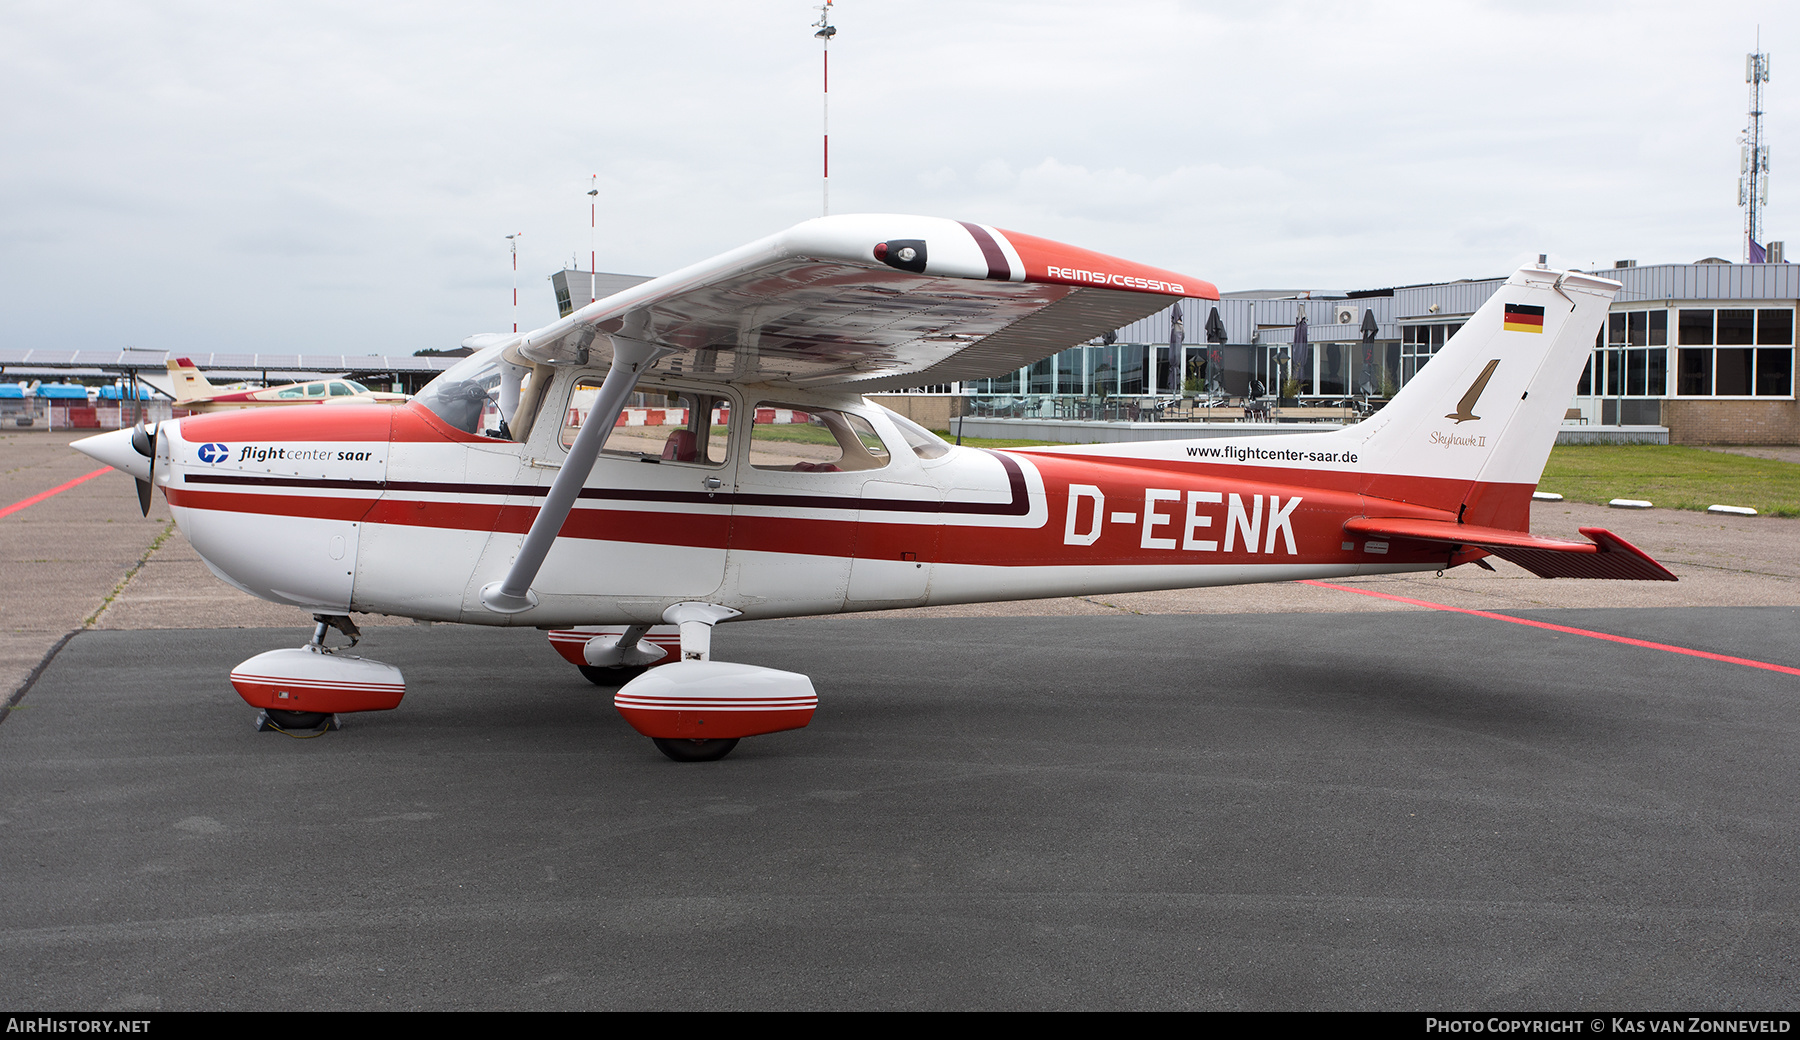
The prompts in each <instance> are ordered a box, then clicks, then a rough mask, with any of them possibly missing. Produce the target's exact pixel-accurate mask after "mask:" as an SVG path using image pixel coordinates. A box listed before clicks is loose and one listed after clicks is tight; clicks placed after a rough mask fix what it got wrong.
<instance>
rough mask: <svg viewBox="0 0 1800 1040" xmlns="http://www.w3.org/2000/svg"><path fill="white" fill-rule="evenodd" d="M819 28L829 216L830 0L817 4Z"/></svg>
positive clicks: (822, 159) (822, 157)
mask: <svg viewBox="0 0 1800 1040" xmlns="http://www.w3.org/2000/svg"><path fill="white" fill-rule="evenodd" d="M813 28H815V29H817V30H819V31H818V32H816V33H813V35H814V36H815V37H817V38H818V40H819V43H820V45H821V49H820V58H821V61H822V64H821V65H820V70H821V73H822V77H821V79H820V81H819V82H820V84H821V85H822V86H823V87H824V95H825V105H824V109H823V125H824V139H823V142H822V143H823V148H824V150H823V151H821V152H820V153H819V154H820V168H821V170H822V171H823V173H824V178H823V179H824V210H825V213H824V215H825V216H828V217H829V216H831V38H832V37H833V36H836V35H837V26H835V25H832V24H831V0H825V2H824V3H822V4H820V5H819V20H818V21H816V22H814V23H813Z"/></svg>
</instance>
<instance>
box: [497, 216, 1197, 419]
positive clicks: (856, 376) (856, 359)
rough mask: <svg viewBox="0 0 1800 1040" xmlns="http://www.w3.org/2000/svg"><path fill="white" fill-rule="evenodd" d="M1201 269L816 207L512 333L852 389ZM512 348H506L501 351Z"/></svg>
mask: <svg viewBox="0 0 1800 1040" xmlns="http://www.w3.org/2000/svg"><path fill="white" fill-rule="evenodd" d="M1183 297H1194V298H1199V299H1207V300H1216V299H1218V298H1219V291H1218V289H1217V288H1216V287H1214V286H1213V285H1212V284H1211V283H1208V282H1204V281H1201V280H1199V279H1196V278H1190V277H1187V276H1184V275H1179V274H1175V273H1173V272H1170V271H1163V270H1159V269H1157V268H1153V267H1146V266H1144V265H1142V264H1134V263H1131V262H1128V261H1125V260H1119V259H1116V258H1114V257H1109V256H1104V255H1102V254H1099V253H1093V252H1089V251H1087V250H1083V249H1077V248H1075V247H1073V246H1066V245H1063V244H1061V243H1057V242H1051V241H1048V240H1046V239H1041V238H1035V237H1032V236H1030V235H1022V234H1018V233H1016V232H1011V231H1002V230H1000V229H998V228H993V227H989V226H987V225H983V224H971V223H966V222H961V221H955V220H946V219H943V218H938V217H916V216H902V215H894V214H859V215H851V216H838V217H820V218H818V219H815V220H809V221H807V222H806V223H804V224H799V225H796V226H795V227H792V228H789V229H788V230H786V231H783V232H781V233H779V234H775V235H771V236H769V237H768V238H765V239H762V240H761V241H759V242H753V243H751V244H750V245H747V246H744V247H742V248H740V249H735V250H733V251H731V252H729V253H725V254H722V255H720V256H717V257H714V258H713V259H711V260H707V261H704V262H702V263H698V264H695V265H693V266H691V267H688V268H685V269H683V270H680V271H676V272H674V273H673V274H668V275H664V276H663V277H661V278H654V279H651V280H650V281H647V282H644V283H642V284H640V285H636V286H633V287H631V288H629V289H626V290H625V291H623V292H620V293H617V294H615V295H613V296H609V297H607V298H606V299H603V300H598V301H596V302H594V303H590V304H588V305H587V306H586V307H583V308H581V309H580V310H578V311H576V312H574V313H573V314H570V315H569V316H568V317H566V318H564V319H562V320H561V321H558V322H557V323H556V324H554V325H550V326H547V327H545V328H543V329H539V330H537V331H535V332H530V333H526V334H524V335H523V336H521V337H517V338H515V337H512V336H510V335H509V336H504V337H498V336H494V337H480V338H478V340H472V341H471V345H481V346H487V345H490V344H495V343H501V342H511V343H512V344H513V346H512V351H516V352H517V354H518V355H520V356H522V358H523V359H526V360H529V361H533V362H540V363H555V364H583V365H601V364H605V363H608V362H610V360H611V357H612V352H613V343H612V339H613V338H614V337H623V338H627V339H630V340H633V341H637V342H640V343H643V344H647V345H649V346H651V347H655V348H658V349H659V353H660V352H672V353H664V354H661V356H662V358H663V360H662V361H660V362H659V367H660V368H662V369H663V370H665V371H669V372H675V373H683V374H690V375H695V376H700V377H703V378H712V379H719V380H723V381H729V382H739V383H746V382H753V383H772V384H776V385H787V386H799V387H836V386H842V387H845V388H850V389H854V390H855V391H856V392H859V393H867V392H871V391H878V390H890V389H898V388H901V387H906V386H916V385H921V384H925V383H940V382H951V381H954V380H961V379H973V378H978V377H982V376H991V375H995V374H998V373H1000V372H1004V371H1007V370H1009V369H1016V368H1019V367H1020V366H1023V365H1027V364H1030V363H1031V362H1033V361H1037V360H1039V359H1041V358H1044V357H1047V356H1049V355H1051V354H1053V353H1055V352H1057V351H1059V350H1063V349H1064V348H1067V347H1069V346H1072V345H1074V344H1076V343H1079V342H1081V341H1083V340H1085V339H1088V338H1091V337H1093V336H1096V335H1099V334H1101V333H1103V332H1107V331H1110V330H1112V329H1116V328H1118V327H1119V326H1121V325H1125V324H1128V323H1130V322H1133V321H1136V320H1138V319H1139V318H1142V317H1145V316H1147V315H1150V314H1153V313H1155V312H1156V311H1158V310H1161V309H1163V308H1165V307H1167V306H1169V305H1170V304H1171V303H1173V302H1174V301H1176V300H1178V299H1180V298H1183ZM509 353H511V351H509Z"/></svg>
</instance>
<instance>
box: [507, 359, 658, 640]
mask: <svg viewBox="0 0 1800 1040" xmlns="http://www.w3.org/2000/svg"><path fill="white" fill-rule="evenodd" d="M668 353H672V351H670V350H668V349H667V348H664V347H657V346H652V345H651V344H649V343H644V342H641V341H638V340H634V339H626V338H624V337H622V336H614V337H613V362H612V367H611V368H609V369H607V370H606V380H605V382H603V383H601V384H600V393H599V394H598V395H596V396H595V397H594V406H593V408H591V409H589V411H588V417H587V422H584V423H582V424H581V431H580V432H579V433H577V434H576V435H575V443H574V444H572V445H570V446H569V457H568V458H567V459H564V460H563V465H562V469H561V470H559V471H558V472H557V474H556V480H555V481H554V482H553V483H552V484H551V485H550V493H549V494H548V495H546V496H545V497H544V507H543V508H542V509H540V510H538V515H537V519H535V520H533V521H532V522H531V530H529V531H527V532H525V541H524V542H523V543H521V544H520V545H519V554H518V555H517V556H515V557H513V563H512V569H511V570H509V571H507V572H506V577H505V578H503V579H502V580H500V581H494V582H489V583H488V584H486V585H484V586H482V589H481V605H482V606H484V607H486V608H488V609H489V610H491V611H493V612H494V613H496V614H517V613H519V612H521V611H525V610H530V609H531V608H532V607H535V606H537V602H538V598H537V593H535V592H532V591H531V583H532V581H533V580H534V579H535V578H537V573H538V568H540V567H542V566H543V565H544V557H545V556H547V555H549V553H550V546H551V545H552V544H554V543H555V541H556V536H557V534H558V533H560V532H561V531H562V525H563V521H565V520H567V519H568V518H569V510H571V509H573V508H574V507H575V499H576V497H577V496H579V495H580V494H581V486H582V485H583V484H585V483H587V478H588V474H589V473H591V472H593V469H594V460H595V459H596V458H598V457H599V455H600V449H601V447H602V446H604V445H605V444H606V438H607V435H608V434H610V433H612V428H613V424H614V423H616V422H618V421H619V413H620V412H621V411H623V410H624V408H625V398H626V397H628V396H630V394H631V390H632V388H633V387H635V386H637V381H638V376H640V375H642V374H643V373H644V372H646V371H648V370H649V368H650V366H651V365H653V364H655V363H656V359H657V358H660V357H662V356H663V355H664V354H668Z"/></svg>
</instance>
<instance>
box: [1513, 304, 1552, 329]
mask: <svg viewBox="0 0 1800 1040" xmlns="http://www.w3.org/2000/svg"><path fill="white" fill-rule="evenodd" d="M1505 328H1506V331H1508V332H1542V331H1544V308H1542V307H1530V306H1527V305H1525V304H1523V303H1509V304H1507V305H1506V325H1505Z"/></svg>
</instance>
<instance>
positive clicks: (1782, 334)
mask: <svg viewBox="0 0 1800 1040" xmlns="http://www.w3.org/2000/svg"><path fill="white" fill-rule="evenodd" d="M1621 263H1622V266H1620V267H1617V268H1615V269H1611V270H1607V271H1602V272H1599V273H1601V274H1604V275H1605V276H1607V277H1609V278H1614V279H1617V280H1618V281H1620V282H1622V283H1623V285H1624V288H1623V289H1622V290H1621V291H1620V293H1619V295H1618V298H1617V299H1616V300H1615V301H1614V303H1613V306H1612V314H1611V316H1610V318H1609V320H1608V322H1607V325H1606V328H1604V329H1603V330H1602V331H1601V333H1600V335H1599V336H1598V337H1596V339H1595V342H1594V353H1593V357H1592V358H1591V359H1590V361H1589V363H1588V366H1587V369H1586V371H1585V372H1584V373H1583V374H1582V377H1581V382H1580V384H1579V385H1578V386H1577V387H1576V390H1575V395H1574V397H1573V399H1572V400H1571V401H1570V402H1569V413H1568V414H1569V418H1568V420H1567V422H1568V423H1569V424H1570V425H1584V426H1617V425H1627V426H1662V427H1666V428H1667V429H1668V431H1669V434H1668V436H1669V440H1670V442H1672V443H1676V444H1707V443H1734V444H1800V410H1797V407H1796V403H1795V398H1794V328H1795V307H1796V303H1797V302H1800V267H1796V266H1794V265H1791V264H1785V263H1773V264H1735V263H1728V262H1726V261H1722V260H1706V261H1701V262H1698V263H1692V264H1657V265H1653V266H1636V265H1635V264H1633V263H1632V262H1630V261H1623V262H1621ZM1503 281H1504V279H1502V278H1488V279H1479V280H1463V281H1455V282H1443V283H1437V284H1430V285H1410V286H1401V287H1396V288H1391V289H1375V290H1366V291H1361V292H1328V291H1317V290H1315V291H1262V292H1242V293H1227V294H1225V298H1224V299H1221V300H1220V301H1219V302H1218V303H1217V304H1213V303H1208V302H1205V301H1199V300H1186V301H1183V302H1182V303H1181V304H1180V305H1179V307H1178V308H1173V309H1171V310H1167V311H1163V312H1161V313H1159V314H1155V315H1152V316H1151V317H1149V318H1145V319H1144V320H1142V321H1138V322H1134V323H1133V324H1131V325H1128V326H1126V327H1124V328H1122V329H1119V330H1118V332H1117V333H1116V334H1115V336H1114V340H1115V341H1114V342H1111V343H1101V342H1095V343H1089V344H1084V345H1082V346H1078V347H1071V348H1070V349H1068V350H1065V351H1063V352H1061V353H1059V354H1057V355H1056V356H1054V357H1051V358H1046V359H1045V360H1043V361H1041V362H1038V363H1037V364H1035V365H1031V366H1029V367H1027V368H1022V369H1019V370H1018V371H1016V372H1011V373H1007V374H1006V375H1003V376H999V377H997V378H993V379H983V380H977V381H972V382H967V383H962V384H958V385H956V386H949V387H936V388H930V389H932V390H935V391H937V392H939V393H951V394H960V395H963V396H965V397H967V398H969V399H970V400H969V401H968V406H969V407H968V411H969V412H970V413H972V414H993V415H1017V416H1020V417H1041V418H1052V417H1060V418H1080V417H1090V416H1095V417H1097V416H1098V414H1099V413H1098V412H1097V411H1096V410H1095V402H1103V401H1108V400H1119V399H1132V398H1146V399H1148V398H1155V397H1158V396H1168V395H1173V394H1176V393H1177V392H1179V391H1180V390H1181V384H1182V383H1183V382H1185V383H1186V384H1187V387H1188V388H1189V392H1190V395H1192V394H1193V393H1195V392H1200V393H1206V392H1208V391H1210V392H1211V393H1212V394H1213V395H1214V396H1215V397H1216V396H1219V395H1223V396H1225V397H1229V398H1231V399H1232V403H1234V404H1235V403H1238V402H1240V401H1241V400H1242V399H1244V398H1246V397H1258V396H1265V395H1266V396H1270V397H1276V398H1282V397H1286V398H1290V399H1292V400H1293V401H1294V403H1296V404H1298V405H1301V406H1304V405H1308V404H1336V403H1339V402H1344V401H1347V400H1351V399H1360V400H1362V401H1364V402H1365V407H1366V402H1368V401H1370V400H1372V401H1374V402H1376V403H1378V402H1379V401H1380V399H1381V398H1383V397H1385V396H1388V395H1390V394H1392V393H1393V392H1394V391H1395V390H1397V389H1399V388H1400V387H1402V386H1404V385H1406V383H1407V382H1408V381H1409V380H1410V379H1411V378H1412V376H1413V374H1414V373H1416V372H1417V371H1418V370H1419V369H1420V368H1421V367H1422V366H1424V365H1426V364H1428V363H1429V362H1430V361H1431V358H1432V356H1433V355H1434V354H1436V353H1437V352H1438V350H1439V349H1441V348H1442V347H1443V345H1444V341H1445V340H1446V339H1447V338H1449V337H1450V336H1451V335H1452V334H1454V333H1455V332H1456V330H1457V329H1459V328H1461V327H1462V323H1463V322H1464V321H1466V320H1467V319H1468V318H1469V316H1470V315H1472V314H1473V313H1474V312H1475V310H1476V309H1477V308H1478V307H1480V306H1481V305H1482V304H1483V303H1485V302H1486V301H1487V299H1488V297H1489V296H1491V295H1492V294H1493V293H1494V292H1495V290H1496V289H1498V288H1499V286H1500V285H1501V283H1502V282H1503ZM1177 310H1179V311H1180V312H1181V313H1180V321H1181V337H1180V342H1181V343H1182V346H1180V347H1178V348H1175V349H1174V350H1172V349H1171V347H1170V341H1171V332H1172V329H1171V325H1172V324H1173V323H1174V321H1175V320H1176V311H1177ZM1214 311H1216V312H1217V318H1218V320H1217V322H1216V323H1214V322H1213V321H1212V317H1213V312H1214ZM1302 318H1304V319H1305V322H1306V325H1307V334H1306V340H1305V343H1304V345H1303V346H1297V345H1296V343H1295V327H1296V325H1297V324H1298V323H1299V321H1300V319H1302ZM1209 327H1210V328H1211V329H1212V330H1213V335H1212V337H1210V338H1209V336H1208V334H1207V330H1208V328H1209ZM1184 373H1185V377H1186V378H1185V380H1184V379H1183V378H1182V376H1183V374H1184ZM1284 391H1285V392H1284ZM1145 414H1149V413H1147V412H1146V413H1145Z"/></svg>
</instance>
